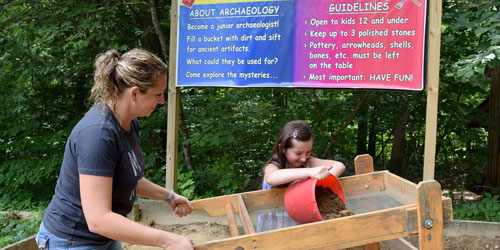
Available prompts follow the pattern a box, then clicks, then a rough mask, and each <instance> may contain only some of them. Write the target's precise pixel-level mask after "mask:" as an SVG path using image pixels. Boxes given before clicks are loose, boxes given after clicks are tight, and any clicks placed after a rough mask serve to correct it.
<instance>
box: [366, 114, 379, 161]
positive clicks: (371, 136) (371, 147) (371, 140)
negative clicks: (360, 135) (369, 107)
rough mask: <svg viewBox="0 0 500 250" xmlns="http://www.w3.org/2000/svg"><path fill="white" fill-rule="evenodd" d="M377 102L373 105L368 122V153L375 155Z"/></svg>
mask: <svg viewBox="0 0 500 250" xmlns="http://www.w3.org/2000/svg"><path fill="white" fill-rule="evenodd" d="M377 121H378V118H377V104H374V106H373V113H372V117H371V122H370V131H369V133H368V154H369V155H371V156H372V157H375V154H376V152H375V143H376V138H377V132H376V127H377V126H376V125H377Z"/></svg>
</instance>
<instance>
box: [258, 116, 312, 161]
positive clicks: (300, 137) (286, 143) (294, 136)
mask: <svg viewBox="0 0 500 250" xmlns="http://www.w3.org/2000/svg"><path fill="white" fill-rule="evenodd" d="M311 139H314V134H313V132H312V130H311V128H310V127H309V125H307V123H306V122H305V121H302V120H295V121H290V122H288V123H287V124H285V126H283V127H282V128H281V129H280V132H279V134H278V140H277V141H276V144H274V148H273V154H272V156H271V158H270V159H269V160H268V161H267V163H266V166H267V165H268V164H274V165H276V166H277V167H278V168H286V167H287V160H286V157H285V149H288V148H291V147H292V146H293V143H294V140H295V141H302V142H306V141H309V140H311Z"/></svg>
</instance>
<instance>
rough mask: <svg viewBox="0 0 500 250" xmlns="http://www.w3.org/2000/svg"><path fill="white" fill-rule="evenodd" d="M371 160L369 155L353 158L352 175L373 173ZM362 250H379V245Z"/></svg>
mask: <svg viewBox="0 0 500 250" xmlns="http://www.w3.org/2000/svg"><path fill="white" fill-rule="evenodd" d="M373 169H374V167H373V158H372V157H371V156H370V155H369V154H364V155H358V156H356V158H354V173H355V175H358V174H367V173H372V172H373ZM363 248H364V250H379V249H380V243H378V242H375V243H371V244H367V245H364V246H363Z"/></svg>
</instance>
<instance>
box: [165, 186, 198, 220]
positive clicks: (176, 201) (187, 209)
mask: <svg viewBox="0 0 500 250" xmlns="http://www.w3.org/2000/svg"><path fill="white" fill-rule="evenodd" d="M172 192H173V191H172ZM168 204H169V205H170V208H172V211H174V212H175V214H177V215H178V216H180V217H183V216H186V215H188V214H190V213H191V212H192V211H193V205H192V204H191V202H190V201H189V200H188V199H187V198H186V197H184V196H182V195H179V194H177V193H174V194H173V196H172V199H171V200H170V201H169V202H168Z"/></svg>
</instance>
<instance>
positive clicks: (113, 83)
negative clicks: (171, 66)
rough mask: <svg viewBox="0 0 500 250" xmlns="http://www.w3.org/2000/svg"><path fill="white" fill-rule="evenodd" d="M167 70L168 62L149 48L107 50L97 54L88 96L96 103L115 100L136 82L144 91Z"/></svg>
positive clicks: (135, 84) (114, 101)
mask: <svg viewBox="0 0 500 250" xmlns="http://www.w3.org/2000/svg"><path fill="white" fill-rule="evenodd" d="M166 72H167V65H166V64H165V63H164V62H162V61H161V59H160V58H158V57H157V56H155V55H154V54H153V53H151V52H149V51H146V50H142V49H132V50H130V51H128V52H126V53H124V54H123V55H121V56H120V53H119V52H118V51H116V50H113V49H111V50H108V51H106V52H104V53H101V54H99V55H97V57H96V60H95V64H94V81H95V82H94V86H92V89H91V91H90V97H89V100H90V102H91V103H92V104H93V105H96V104H97V103H99V102H101V103H106V102H108V101H111V103H113V104H114V103H116V100H117V99H118V96H119V95H120V94H121V93H122V92H123V90H125V89H127V88H130V87H133V86H137V87H139V90H140V91H141V92H143V93H144V92H146V91H147V90H148V89H149V88H151V87H154V86H153V84H154V81H155V80H156V79H158V77H160V76H161V75H162V74H164V73H166Z"/></svg>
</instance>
